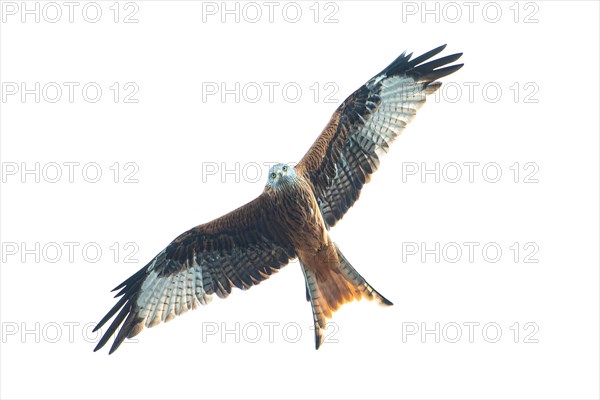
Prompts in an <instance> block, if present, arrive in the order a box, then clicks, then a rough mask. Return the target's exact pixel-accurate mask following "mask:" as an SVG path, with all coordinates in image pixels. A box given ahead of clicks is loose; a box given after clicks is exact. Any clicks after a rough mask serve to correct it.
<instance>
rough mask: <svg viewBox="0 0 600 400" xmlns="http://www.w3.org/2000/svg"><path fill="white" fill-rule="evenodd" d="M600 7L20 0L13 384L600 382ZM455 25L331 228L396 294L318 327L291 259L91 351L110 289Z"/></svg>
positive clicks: (243, 390)
mask: <svg viewBox="0 0 600 400" xmlns="http://www.w3.org/2000/svg"><path fill="white" fill-rule="evenodd" d="M27 10H29V11H30V12H28V11H27ZM226 10H232V11H231V13H227V12H226ZM98 11H100V14H98ZM270 11H271V12H272V13H271V14H269V12H270ZM598 11H599V9H598V3H597V2H580V3H576V4H574V3H573V2H570V3H569V5H568V6H567V5H566V2H539V1H538V2H528V3H514V2H496V3H485V2H475V3H468V2H452V3H435V2H430V3H426V4H425V3H421V2H394V1H386V2H363V1H351V2H350V1H348V2H344V1H337V2H327V3H326V2H323V3H314V2H297V3H287V2H274V3H268V2H254V3H235V2H230V3H227V4H223V3H221V2H204V3H203V2H194V1H175V2H162V1H136V2H121V3H115V2H112V1H109V2H100V1H99V2H96V3H93V2H75V3H69V4H67V3H63V2H55V3H47V2H27V3H21V2H9V1H4V2H2V25H1V27H0V35H1V40H0V48H1V64H0V80H1V81H2V103H1V104H0V106H1V111H0V113H1V125H0V128H1V146H0V147H1V154H0V155H1V159H2V194H1V204H2V215H1V221H2V226H1V234H2V268H1V291H0V295H1V322H2V341H1V382H0V383H1V384H0V387H1V392H0V395H1V396H2V397H3V398H157V399H158V398H221V397H228V398H242V397H243V398H246V397H251V398H299V397H347V398H361V397H369V398H399V397H401V398H453V397H459V398H529V397H535V398H597V397H598V396H599V392H598V390H599V389H598V376H599V375H600V374H599V368H598V361H599V358H598V352H599V348H598V335H599V331H598V315H599V310H598V308H599V307H598V303H599V296H598V293H599V290H598V285H599V274H598V265H599V264H598V261H599V260H598V242H599V237H598V218H599V216H598V189H599V188H598V186H599V177H598V169H599V165H598V146H599V143H598V142H599V140H598V133H599V126H598V109H599V102H598V71H599V65H598V48H599V43H598V40H599V39H598V38H599V32H598V26H599V24H598ZM298 12H300V14H298ZM36 19H37V20H38V21H36ZM222 19H224V21H223V20H222ZM236 19H237V21H236ZM94 21H96V22H94ZM115 21H116V22H115ZM443 43H448V48H447V49H446V50H445V52H444V53H443V55H447V54H452V53H454V52H464V56H463V58H462V59H461V61H463V62H464V63H465V67H464V68H463V69H461V70H460V71H459V72H457V73H456V74H454V75H452V76H450V77H447V78H445V79H444V80H443V81H444V82H445V84H446V85H445V86H444V87H443V90H442V91H441V93H440V95H438V96H437V97H435V98H430V99H429V101H428V103H427V104H426V105H425V106H424V107H423V108H422V109H421V111H420V112H419V115H418V116H417V118H416V119H415V120H414V121H413V122H412V123H411V124H410V126H409V127H408V129H407V130H406V131H405V132H404V134H403V135H402V136H401V137H400V138H399V140H398V141H397V142H396V143H395V144H394V146H393V147H392V149H391V151H390V154H389V155H388V156H386V157H385V159H384V160H383V162H382V165H381V169H380V170H379V171H378V172H377V174H375V175H374V178H373V180H372V182H371V183H370V184H369V185H368V186H367V187H366V189H365V190H364V192H363V195H362V196H361V199H360V201H358V202H357V204H356V205H355V206H354V207H353V208H352V209H351V210H350V212H349V213H348V214H347V216H346V217H345V218H344V220H343V221H342V222H341V223H339V225H338V226H336V227H335V228H334V229H333V230H332V237H333V238H334V240H335V241H336V242H337V243H338V245H339V246H340V248H341V249H342V251H343V252H344V253H345V255H346V256H347V257H348V259H349V260H350V261H351V262H352V263H353V265H354V266H355V267H356V269H357V270H358V271H359V272H361V273H362V275H363V276H365V277H366V278H367V279H368V280H369V282H370V283H371V284H372V285H373V286H374V287H375V288H376V289H378V290H379V291H380V292H381V293H382V294H384V295H385V296H386V297H388V298H389V299H390V300H392V301H393V302H394V303H395V305H394V306H393V307H389V308H382V307H378V306H376V305H375V304H372V303H369V302H364V301H363V302H360V303H352V304H349V305H346V306H344V307H343V308H342V309H341V310H340V311H339V312H337V313H336V314H335V315H334V317H333V319H332V320H331V324H330V330H329V331H328V337H327V339H326V343H325V344H324V345H323V347H322V348H321V349H320V350H319V351H315V349H314V337H313V331H312V330H311V329H310V328H311V326H312V316H311V311H310V306H309V303H307V302H306V300H305V289H304V281H303V277H302V273H301V271H300V268H299V265H298V264H297V262H294V263H292V264H290V265H289V266H288V267H286V268H284V269H283V270H282V271H281V272H280V273H278V274H277V275H275V276H273V277H272V278H271V279H269V280H268V281H266V282H264V283H263V284H261V285H260V286H258V287H256V288H253V289H251V290H250V291H247V292H241V291H239V290H236V291H235V292H234V293H232V295H231V296H230V297H229V298H228V299H227V300H219V299H215V300H214V301H213V303H212V304H211V305H210V306H208V307H202V308H201V309H199V310H196V311H194V312H191V313H188V314H186V315H184V316H183V317H179V318H176V320H175V321H173V322H170V323H169V324H161V325H160V326H158V327H156V328H152V329H147V330H145V331H144V332H142V333H141V334H140V335H139V336H138V337H137V338H136V339H137V340H136V341H130V342H126V343H125V344H124V345H123V346H122V347H121V348H120V349H119V350H118V351H117V352H116V353H115V354H113V355H111V356H108V355H107V353H108V348H104V349H103V350H102V351H100V352H98V353H93V352H92V349H93V348H94V346H95V342H97V340H98V336H97V335H96V334H94V333H92V332H91V328H90V327H91V326H93V323H95V322H97V321H98V320H99V319H100V318H101V317H102V316H103V315H104V314H105V313H106V311H108V309H109V308H110V307H112V305H113V304H114V302H115V300H114V299H112V296H111V294H110V293H109V290H110V289H112V288H113V287H114V286H116V285H117V284H118V283H120V282H121V281H123V280H124V279H125V278H127V277H128V276H129V275H131V274H132V273H133V272H135V271H137V270H138V269H139V268H141V267H142V266H143V265H144V264H145V263H146V262H148V261H149V260H150V259H151V258H152V257H153V256H154V255H155V254H156V253H158V252H159V251H160V250H162V249H163V248H164V247H165V246H166V245H167V244H168V243H169V242H170V241H171V240H172V239H173V238H174V237H176V236H177V235H178V234H180V233H181V232H183V231H184V230H186V229H188V228H190V227H192V226H194V225H196V224H199V223H202V222H205V221H208V220H211V219H212V218H215V217H217V216H220V215H222V214H224V213H226V212H228V211H229V210H231V209H233V208H235V207H237V206H239V205H242V204H243V203H245V202H246V201H249V200H250V199H252V198H254V197H255V196H257V195H258V194H259V193H260V192H261V191H262V188H263V186H264V183H265V181H266V174H265V172H266V170H267V169H268V165H267V164H266V163H269V162H275V161H282V162H291V161H297V160H299V159H300V157H301V156H302V155H303V154H304V152H305V151H306V150H307V149H308V147H309V145H310V144H311V143H312V141H313V140H314V139H315V138H316V137H317V135H318V134H319V133H320V130H321V129H322V127H323V126H324V125H325V124H326V122H327V121H328V118H329V116H330V115H331V113H332V112H333V111H334V110H335V108H336V107H337V105H338V104H339V102H341V101H342V100H343V99H344V98H345V97H346V96H347V95H349V94H350V93H352V91H354V90H355V89H356V88H358V87H359V86H360V85H362V84H363V83H364V82H365V81H366V80H367V79H369V78H370V77H371V76H373V75H374V74H375V73H377V72H379V71H380V70H381V69H383V68H384V67H385V66H386V65H388V64H389V63H390V62H391V61H392V60H393V59H394V58H395V57H397V56H398V55H399V54H400V52H402V51H403V50H405V49H407V50H409V51H414V52H415V54H416V55H418V54H421V53H423V52H425V51H428V50H430V49H431V48H433V47H436V46H438V45H440V44H443ZM271 88H272V92H270V90H271ZM98 89H100V91H101V93H100V92H98ZM224 91H225V92H224ZM36 97H37V98H36ZM116 163H117V164H116ZM27 171H31V172H29V173H28V172H27ZM228 171H229V172H228ZM427 171H432V172H429V173H427ZM436 171H437V172H436ZM98 172H99V173H101V176H99V177H97V174H98ZM70 173H71V174H70ZM436 174H437V175H436ZM459 174H460V175H459ZM498 174H501V175H498ZM94 181H96V182H95V183H94ZM98 251H99V252H100V253H98Z"/></svg>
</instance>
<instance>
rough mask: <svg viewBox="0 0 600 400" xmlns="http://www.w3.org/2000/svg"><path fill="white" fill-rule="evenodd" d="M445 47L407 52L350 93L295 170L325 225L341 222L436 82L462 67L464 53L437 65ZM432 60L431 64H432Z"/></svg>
mask: <svg viewBox="0 0 600 400" xmlns="http://www.w3.org/2000/svg"><path fill="white" fill-rule="evenodd" d="M445 47H446V46H445V45H444V46H440V47H437V48H435V49H433V50H431V51H428V52H427V53H425V54H423V55H421V56H419V57H416V58H414V59H411V57H412V53H411V54H408V55H407V54H406V53H402V54H401V55H400V56H399V57H398V58H397V59H395V60H394V61H393V62H392V63H391V64H390V65H388V66H387V67H386V68H385V69H384V70H383V71H381V72H380V73H379V74H377V75H375V76H374V77H373V78H371V79H370V80H369V81H368V82H367V83H365V84H364V85H363V86H361V87H360V88H359V89H358V90H357V91H355V92H354V93H353V94H351V95H350V96H349V97H348V98H347V99H346V100H345V101H344V102H343V103H342V104H341V105H340V106H339V107H338V109H337V110H336V112H335V113H334V114H333V116H332V117H331V119H330V121H329V123H328V124H327V126H326V127H325V129H324V130H323V132H322V133H321V135H320V136H319V137H318V138H317V140H316V141H315V143H314V144H313V145H312V147H311V148H310V149H309V151H308V152H307V153H306V155H305V156H304V157H303V158H302V160H301V161H300V162H299V163H298V165H297V166H296V169H297V171H298V172H299V173H301V174H304V176H305V177H307V178H308V179H309V181H310V182H311V183H312V185H313V187H314V191H315V193H316V195H317V202H318V203H319V207H320V209H321V213H322V214H323V217H324V220H325V223H326V224H327V225H328V226H329V227H331V226H333V225H335V224H336V223H337V221H339V220H340V219H341V218H342V217H343V216H344V214H345V213H346V211H348V209H349V208H350V207H352V205H353V204H354V202H356V200H357V199H358V197H359V196H360V191H361V189H362V187H363V185H364V184H365V183H367V182H369V178H370V176H371V174H373V173H374V172H375V171H376V170H377V168H378V167H379V158H380V156H381V155H382V154H384V153H386V152H387V150H388V149H389V146H390V144H391V143H392V142H393V141H394V139H396V137H397V136H398V135H399V134H400V133H401V132H402V130H403V129H404V128H405V127H406V125H408V123H409V122H410V121H411V120H412V119H413V118H414V116H415V115H416V113H417V110H418V109H419V108H420V107H421V106H422V105H423V104H424V103H425V98H426V96H427V95H430V94H432V93H434V92H435V91H436V90H437V89H438V88H439V87H440V85H441V83H440V82H437V81H436V80H437V79H440V78H442V77H444V76H446V75H449V74H451V73H453V72H455V71H457V70H458V69H460V68H461V67H462V64H456V65H450V66H448V64H451V63H453V62H455V61H456V60H458V59H459V58H460V57H461V55H462V53H458V54H452V55H449V56H445V57H441V58H438V59H435V60H432V61H428V60H430V59H431V58H432V57H434V56H436V55H437V54H439V53H440V52H441V51H442V50H444V48H445ZM427 61H428V62H427Z"/></svg>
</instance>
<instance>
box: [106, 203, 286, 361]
mask: <svg viewBox="0 0 600 400" xmlns="http://www.w3.org/2000/svg"><path fill="white" fill-rule="evenodd" d="M270 196H272V194H269V193H266V192H265V193H263V194H262V195H261V196H259V197H258V198H257V199H255V200H254V201H252V202H250V203H248V204H246V205H245V206H242V207H240V208H238V209H237V210H234V211H232V212H231V213H229V214H227V215H224V216H223V217H221V218H218V219H216V220H214V221H211V222H209V223H207V224H203V225H199V226H197V227H195V228H192V229H190V230H189V231H187V232H185V233H183V234H182V235H180V236H179V237H177V238H176V239H175V240H174V241H173V242H171V244H169V246H167V247H166V248H165V249H164V250H163V251H161V252H160V253H159V254H158V255H157V256H156V257H155V258H154V259H152V261H150V262H149V263H148V264H147V265H146V266H145V267H144V268H142V269H141V270H139V271H138V272H136V273H135V274H133V275H132V276H131V277H129V278H128V279H126V280H125V281H124V282H123V283H121V284H120V285H119V286H117V287H116V288H115V289H114V290H115V291H116V290H119V292H118V293H117V296H116V297H120V299H119V300H118V302H117V303H116V305H115V306H114V307H113V308H112V309H111V310H110V311H109V312H108V313H107V314H106V316H104V318H102V320H100V322H99V323H98V325H96V327H95V328H94V331H96V330H98V329H100V328H101V327H102V326H104V325H105V324H106V323H107V322H108V321H109V320H110V319H111V318H112V317H113V316H115V315H116V317H115V319H114V320H113V321H112V323H111V324H110V325H109V327H108V329H107V330H106V332H104V334H103V336H102V338H101V339H100V341H99V343H98V345H97V346H96V348H95V351H96V350H99V349H101V348H102V347H103V346H104V345H105V344H106V343H107V342H108V340H109V339H110V338H111V337H112V336H113V334H115V333H116V334H117V335H116V337H115V340H114V342H113V344H112V346H111V349H110V353H113V352H114V351H115V350H116V349H117V348H118V347H119V346H120V345H121V343H123V341H124V340H125V339H126V338H131V337H134V336H135V335H137V334H139V333H140V332H141V331H142V330H143V328H144V327H153V326H155V325H158V324H159V323H160V322H167V321H170V320H172V319H173V318H175V317H176V316H178V315H181V314H183V313H184V312H186V311H188V310H192V309H194V308H197V306H198V305H199V304H202V305H206V304H208V303H209V302H210V301H211V299H212V296H213V295H214V294H216V295H217V296H219V297H221V298H225V297H227V296H228V295H229V294H230V293H231V291H232V290H233V288H234V287H237V288H240V289H248V288H250V287H252V286H254V285H257V284H259V283H260V282H262V281H263V280H265V279H267V278H268V277H269V276H270V275H272V274H273V273H275V272H277V271H278V270H279V269H280V268H281V267H283V266H284V265H286V264H287V263H288V262H289V261H290V260H291V259H293V258H294V257H296V254H295V251H294V249H293V247H292V246H291V242H290V240H289V237H288V235H287V234H286V232H284V231H283V228H281V226H283V225H284V224H281V223H280V222H281V218H283V215H284V213H283V212H280V210H278V209H277V208H276V205H274V204H273V203H274V202H272V201H271V200H272V199H271V197H270ZM275 204H277V203H276V202H275Z"/></svg>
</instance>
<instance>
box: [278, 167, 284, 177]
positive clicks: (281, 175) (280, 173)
mask: <svg viewBox="0 0 600 400" xmlns="http://www.w3.org/2000/svg"><path fill="white" fill-rule="evenodd" d="M277 176H279V177H280V178H281V177H283V170H281V169H278V170H277Z"/></svg>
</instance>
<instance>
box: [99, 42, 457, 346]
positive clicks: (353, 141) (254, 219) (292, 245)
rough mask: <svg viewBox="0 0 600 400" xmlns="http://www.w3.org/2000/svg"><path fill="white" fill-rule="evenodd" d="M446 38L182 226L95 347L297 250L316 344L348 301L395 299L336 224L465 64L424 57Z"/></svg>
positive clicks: (371, 84) (279, 263)
mask: <svg viewBox="0 0 600 400" xmlns="http://www.w3.org/2000/svg"><path fill="white" fill-rule="evenodd" d="M444 47H445V46H441V47H438V48H436V49H434V50H432V51H430V52H428V53H426V54H424V55H422V56H420V57H417V58H415V59H411V55H405V54H404V53H403V54H402V55H401V56H400V57H398V58H397V59H396V60H395V61H394V62H392V64H390V65H389V66H388V67H387V68H386V69H384V70H383V71H382V72H381V73H379V74H378V75H376V76H375V77H373V78H372V79H371V80H369V81H368V82H367V83H366V84H365V85H363V86H362V87H361V88H359V89H358V90H357V91H355V92H354V93H353V94H352V95H351V96H350V97H348V98H347V99H346V100H345V101H344V103H342V104H341V105H340V106H339V107H338V109H337V110H336V112H335V113H334V114H333V116H332V117H331V120H330V121H329V123H328V124H327V126H326V127H325V129H324V130H323V132H322V133H321V135H320V136H319V137H318V138H317V140H316V141H315V143H314V144H313V145H312V147H311V148H310V149H309V151H308V152H307V153H306V155H305V156H304V157H303V158H302V160H301V161H300V162H299V163H298V164H297V165H296V166H290V165H286V164H278V165H275V166H273V167H272V168H271V169H270V171H269V180H268V182H267V184H266V186H265V189H264V191H263V193H262V194H261V195H260V196H259V197H257V198H256V199H254V200H253V201H251V202H249V203H248V204H246V205H244V206H242V207H240V208H238V209H236V210H234V211H232V212H230V213H229V214H226V215H224V216H222V217H220V218H217V219H215V220H213V221H210V222H208V223H205V224H201V225H198V226H196V227H194V228H192V229H190V230H189V231H187V232H185V233H183V234H181V235H180V236H179V237H177V238H176V239H175V240H173V242H171V243H170V244H169V245H168V246H167V247H166V248H165V249H164V250H163V251H161V252H160V253H159V254H158V255H157V256H156V257H155V258H154V259H153V260H151V261H150V262H149V263H148V264H147V265H146V266H144V268H142V269H141V270H139V271H138V272H137V273H135V274H134V275H132V276H131V277H130V278H128V279H127V280H125V281H124V282H123V283H122V284H121V285H119V286H117V287H116V288H115V290H120V291H119V292H118V293H117V296H115V297H121V298H120V299H119V301H118V302H117V304H116V305H115V306H114V307H113V308H112V309H111V310H110V311H109V312H108V314H107V315H106V316H105V317H104V318H103V319H102V320H101V321H100V322H99V323H98V325H97V326H96V328H95V329H96V330H97V329H99V328H100V327H102V326H103V325H104V324H105V323H106V322H107V321H108V320H110V318H112V317H113V316H115V315H116V317H115V319H114V320H113V322H112V323H111V325H110V326H109V328H108V330H107V332H106V333H105V334H104V335H103V337H102V338H101V340H100V342H99V343H98V345H97V346H96V350H98V349H100V348H101V347H103V346H104V345H105V344H106V342H107V341H108V340H109V339H110V337H111V336H112V334H113V333H115V332H117V330H118V333H117V336H116V338H115V341H114V343H113V346H112V347H111V350H110V352H111V353H112V352H113V351H115V350H116V349H117V348H118V347H119V346H120V344H121V343H122V342H123V341H124V340H125V338H128V337H129V338H130V337H133V336H135V335H137V334H138V333H139V332H141V331H142V329H143V328H144V327H152V326H155V325H157V324H158V323H160V322H161V321H164V322H166V321H169V320H171V319H173V318H174V317H175V316H177V315H180V314H182V313H184V312H185V311H187V310H191V309H195V308H197V307H198V306H199V305H205V304H207V303H208V302H209V301H210V300H211V298H212V295H213V294H216V295H217V296H219V297H221V298H225V297H227V296H228V295H229V294H230V293H231V290H232V288H234V287H238V288H240V289H248V288H250V287H252V286H254V285H256V284H258V283H260V282H261V281H263V280H265V279H267V278H268V277H269V276H270V275H271V274H273V273H274V272H277V271H278V270H279V269H280V268H281V267H283V266H285V265H286V264H288V263H289V261H290V260H292V259H294V258H298V260H299V262H300V265H301V268H302V272H303V275H304V279H305V284H306V297H307V300H308V301H310V303H311V307H312V312H313V319H314V324H315V338H316V347H317V348H318V347H319V346H320V344H321V343H322V340H323V330H324V329H325V328H326V321H327V319H328V318H331V317H332V313H333V312H334V311H336V310H337V309H338V308H339V307H340V306H341V305H343V304H344V303H347V302H350V301H352V300H355V299H356V300H360V299H361V298H363V297H364V298H367V299H369V300H372V299H376V300H378V301H379V302H380V303H381V304H383V305H391V304H392V303H391V302H390V301H389V300H387V299H386V298H384V297H383V296H382V295H381V294H379V293H378V292H377V291H376V290H375V289H373V287H372V286H371V285H369V283H367V281H366V280H365V279H364V278H363V277H362V276H361V275H360V274H359V273H358V272H357V271H356V270H355V269H354V268H353V267H352V265H351V264H350V263H349V262H348V260H347V259H346V257H344V255H343V254H342V253H341V251H340V249H339V248H338V247H337V246H336V245H335V243H334V242H333V240H332V239H331V236H330V228H331V227H332V226H334V225H335V224H336V223H337V221H339V220H340V219H341V218H342V217H343V215H344V214H345V212H346V211H347V210H348V209H349V208H350V207H352V205H353V204H354V202H355V201H356V200H357V199H358V197H359V195H360V191H361V189H362V187H363V185H364V184H365V183H367V182H368V181H369V178H370V175H371V174H372V173H373V172H375V170H376V169H377V168H378V166H379V156H380V155H381V154H383V153H384V152H386V151H387V149H388V147H389V145H390V143H391V142H392V141H394V139H395V138H396V137H397V136H398V135H399V133H400V132H401V131H402V129H404V127H405V126H406V125H407V124H408V122H410V120H411V119H412V118H413V117H414V115H415V114H416V110H417V109H418V108H419V107H421V105H422V104H423V103H424V102H425V97H426V96H427V95H429V94H431V93H433V92H435V90H437V89H438V88H439V87H440V83H439V82H437V81H435V80H436V79H438V78H440V77H443V76H446V75H448V74H451V73H453V72H454V71H456V70H458V69H459V68H460V67H461V66H462V64H458V65H451V66H446V65H447V64H449V63H452V62H454V61H456V60H457V59H458V58H459V57H460V56H461V54H454V55H451V56H446V57H443V58H440V59H437V60H434V61H430V62H427V63H424V62H425V61H427V60H429V59H430V58H431V57H433V56H434V55H436V54H438V53H439V52H440V51H442V50H443V48H444ZM442 67H443V68H442Z"/></svg>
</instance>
